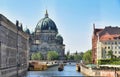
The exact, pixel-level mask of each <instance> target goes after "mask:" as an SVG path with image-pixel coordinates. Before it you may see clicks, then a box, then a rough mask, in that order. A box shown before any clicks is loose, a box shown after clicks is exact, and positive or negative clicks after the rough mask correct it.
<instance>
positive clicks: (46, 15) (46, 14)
mask: <svg viewBox="0 0 120 77" xmlns="http://www.w3.org/2000/svg"><path fill="white" fill-rule="evenodd" d="M45 17H46V18H48V12H47V10H46V13H45Z"/></svg>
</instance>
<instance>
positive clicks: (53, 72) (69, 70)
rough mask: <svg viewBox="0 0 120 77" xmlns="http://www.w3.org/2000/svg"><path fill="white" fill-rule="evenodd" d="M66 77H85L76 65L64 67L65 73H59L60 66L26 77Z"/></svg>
mask: <svg viewBox="0 0 120 77" xmlns="http://www.w3.org/2000/svg"><path fill="white" fill-rule="evenodd" d="M64 76H73V77H74V76H78V77H79V76H84V75H82V74H81V73H80V72H77V71H76V66H75V63H72V64H67V65H65V66H64V70H63V71H58V66H55V67H50V68H48V70H45V71H29V72H28V73H27V76H26V77H64Z"/></svg>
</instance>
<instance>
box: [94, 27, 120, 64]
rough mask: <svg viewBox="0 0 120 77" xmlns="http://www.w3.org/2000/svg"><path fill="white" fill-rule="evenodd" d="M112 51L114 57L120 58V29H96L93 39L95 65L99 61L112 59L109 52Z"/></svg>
mask: <svg viewBox="0 0 120 77" xmlns="http://www.w3.org/2000/svg"><path fill="white" fill-rule="evenodd" d="M109 51H112V52H113V55H114V56H116V57H120V28H119V27H111V26H108V27H105V28H104V29H96V28H95V26H94V32H93V37H92V59H93V63H97V60H100V59H108V58H111V57H110V56H109V55H108V52H109Z"/></svg>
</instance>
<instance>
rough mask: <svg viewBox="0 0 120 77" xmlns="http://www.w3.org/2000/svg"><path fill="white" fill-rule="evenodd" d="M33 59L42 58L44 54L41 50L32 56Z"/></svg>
mask: <svg viewBox="0 0 120 77" xmlns="http://www.w3.org/2000/svg"><path fill="white" fill-rule="evenodd" d="M31 59H32V60H42V59H43V56H42V54H41V53H40V52H36V53H33V54H32V56H31Z"/></svg>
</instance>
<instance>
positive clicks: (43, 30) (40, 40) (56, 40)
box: [26, 10, 65, 59]
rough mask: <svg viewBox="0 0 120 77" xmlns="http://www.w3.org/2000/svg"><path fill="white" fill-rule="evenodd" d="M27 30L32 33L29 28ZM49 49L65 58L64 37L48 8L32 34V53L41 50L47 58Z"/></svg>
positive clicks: (60, 57)
mask: <svg viewBox="0 0 120 77" xmlns="http://www.w3.org/2000/svg"><path fill="white" fill-rule="evenodd" d="M26 32H27V33H28V34H30V33H29V30H28V29H27V30H26ZM48 51H56V52H57V53H58V54H59V59H64V51H65V45H64V44H63V37H62V36H61V35H60V34H59V33H58V29H57V26H56V24H55V22H54V21H53V20H52V19H50V18H49V16H48V12H47V10H46V14H45V17H44V18H42V19H41V20H40V21H39V22H38V23H37V25H36V27H35V31H34V32H33V33H32V34H30V53H31V54H32V53H35V52H41V53H42V54H43V56H44V59H46V57H47V56H46V55H47V52H48Z"/></svg>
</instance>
